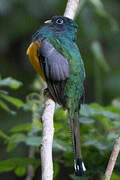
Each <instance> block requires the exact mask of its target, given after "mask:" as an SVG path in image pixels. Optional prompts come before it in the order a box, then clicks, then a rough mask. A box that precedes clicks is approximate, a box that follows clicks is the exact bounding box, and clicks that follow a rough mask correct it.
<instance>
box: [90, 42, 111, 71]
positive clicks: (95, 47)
mask: <svg viewBox="0 0 120 180" xmlns="http://www.w3.org/2000/svg"><path fill="white" fill-rule="evenodd" d="M91 49H92V52H93V55H94V57H95V60H96V61H97V63H98V65H99V66H100V67H101V68H102V69H103V70H104V71H106V72H107V71H109V70H110V67H109V65H108V64H107V61H106V59H105V57H104V55H103V50H102V47H101V44H100V43H99V42H98V41H94V42H93V43H92V46H91Z"/></svg>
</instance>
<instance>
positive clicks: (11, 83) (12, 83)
mask: <svg viewBox="0 0 120 180" xmlns="http://www.w3.org/2000/svg"><path fill="white" fill-rule="evenodd" d="M21 85H22V82H20V81H17V80H16V79H13V78H11V77H8V78H5V79H2V80H0V86H8V87H10V88H12V89H18V88H19V87H20V86H21Z"/></svg>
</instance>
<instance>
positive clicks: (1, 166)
mask: <svg viewBox="0 0 120 180" xmlns="http://www.w3.org/2000/svg"><path fill="white" fill-rule="evenodd" d="M13 169H14V162H12V161H11V160H4V161H1V162H0V172H7V171H12V170H13Z"/></svg>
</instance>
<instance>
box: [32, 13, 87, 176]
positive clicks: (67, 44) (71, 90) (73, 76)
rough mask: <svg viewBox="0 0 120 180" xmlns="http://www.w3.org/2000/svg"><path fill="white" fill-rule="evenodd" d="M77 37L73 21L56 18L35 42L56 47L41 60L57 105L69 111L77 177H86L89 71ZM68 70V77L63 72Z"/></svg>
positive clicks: (41, 55)
mask: <svg viewBox="0 0 120 180" xmlns="http://www.w3.org/2000/svg"><path fill="white" fill-rule="evenodd" d="M76 33H77V25H76V23H75V22H74V21H73V20H71V19H69V18H66V17H62V16H55V17H53V18H52V21H51V23H50V24H49V25H46V26H44V27H43V28H41V29H40V30H39V31H38V32H37V33H36V34H35V35H34V36H33V42H34V41H36V40H38V39H41V40H42V41H44V39H45V40H46V41H47V42H49V43H50V45H52V46H51V49H50V48H49V44H48V45H46V47H43V49H42V50H41V51H40V52H39V53H38V56H39V60H40V64H41V66H42V69H43V71H44V74H45V77H46V79H47V84H48V89H49V91H50V94H51V95H52V96H53V98H54V100H55V101H57V102H58V103H59V104H61V105H63V107H64V108H67V109H68V112H69V118H70V128H71V131H72V143H73V150H74V154H75V173H76V175H82V174H83V172H84V168H83V167H82V166H83V164H82V163H83V162H82V160H81V157H80V156H81V153H80V135H79V122H78V117H79V110H80V103H81V97H82V95H83V89H84V87H83V83H84V78H85V70H84V65H83V61H82V58H81V56H80V52H79V49H78V47H77V45H76V42H75V41H76V38H77V37H76ZM44 46H45V45H44ZM54 48H55V49H54ZM46 51H47V52H46ZM56 51H57V52H58V53H59V54H61V55H62V56H63V57H64V59H63V61H64V62H65V61H66V60H67V61H68V65H66V66H65V65H64V63H63V64H62V60H59V59H60V58H59V57H60V55H59V54H57V52H56ZM52 52H53V53H54V54H55V55H54V62H53V59H50V57H51V56H52ZM43 62H44V63H43ZM45 63H46V64H47V63H48V65H45ZM57 63H58V65H57ZM52 67H55V68H58V71H57V70H56V69H54V70H55V72H52ZM65 68H66V75H65V73H64V70H63V69H65ZM58 72H59V73H58ZM52 74H53V77H52ZM63 74H64V75H63ZM68 74H69V76H68ZM55 75H56V80H55ZM58 76H60V78H58ZM65 77H66V78H65ZM58 79H59V80H58Z"/></svg>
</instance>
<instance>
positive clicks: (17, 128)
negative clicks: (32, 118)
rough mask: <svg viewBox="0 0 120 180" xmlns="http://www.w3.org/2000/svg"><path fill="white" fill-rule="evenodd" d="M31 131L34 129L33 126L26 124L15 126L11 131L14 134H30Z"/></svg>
mask: <svg viewBox="0 0 120 180" xmlns="http://www.w3.org/2000/svg"><path fill="white" fill-rule="evenodd" d="M31 129H32V124H30V123H26V124H20V125H17V126H14V127H13V128H12V129H11V130H10V131H11V132H14V133H16V132H21V131H25V132H28V131H30V130H31Z"/></svg>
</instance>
